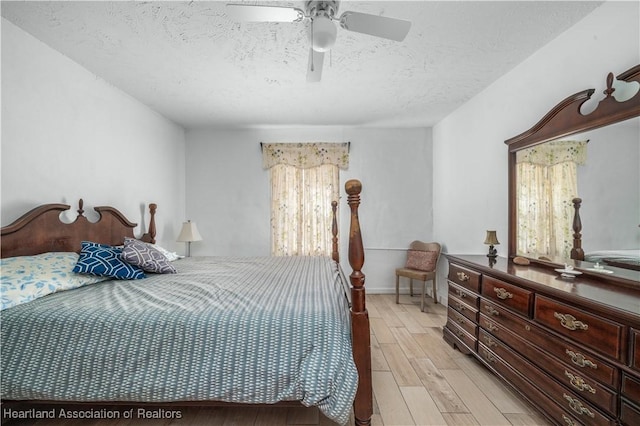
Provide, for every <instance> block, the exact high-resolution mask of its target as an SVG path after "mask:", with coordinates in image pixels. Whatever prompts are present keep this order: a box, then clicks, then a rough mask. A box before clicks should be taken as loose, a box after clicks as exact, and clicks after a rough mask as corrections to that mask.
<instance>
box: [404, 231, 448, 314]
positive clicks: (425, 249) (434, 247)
mask: <svg viewBox="0 0 640 426" xmlns="http://www.w3.org/2000/svg"><path fill="white" fill-rule="evenodd" d="M439 257H440V244H438V243H424V242H422V241H414V242H412V243H411V244H410V245H409V250H407V262H406V264H405V266H404V268H397V269H396V304H397V303H400V277H406V278H409V294H410V295H411V296H413V280H414V279H415V280H420V281H422V300H421V302H420V309H421V310H422V311H423V312H424V297H425V293H426V286H427V281H429V280H431V281H433V303H438V295H437V293H436V287H437V286H436V266H437V264H438V258H439Z"/></svg>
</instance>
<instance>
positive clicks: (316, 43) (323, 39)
mask: <svg viewBox="0 0 640 426" xmlns="http://www.w3.org/2000/svg"><path fill="white" fill-rule="evenodd" d="M311 25H312V28H313V30H312V34H311V44H312V46H313V50H315V51H316V52H327V51H329V50H331V48H332V47H333V45H334V44H335V43H336V36H337V35H338V29H337V28H336V26H335V24H334V23H333V21H332V20H331V19H330V18H328V17H327V16H324V15H319V16H316V17H315V18H313V22H312V24H311Z"/></svg>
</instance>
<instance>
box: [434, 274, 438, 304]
mask: <svg viewBox="0 0 640 426" xmlns="http://www.w3.org/2000/svg"><path fill="white" fill-rule="evenodd" d="M437 288H438V286H437V285H436V277H433V303H434V304H437V303H438V295H437V294H436V289H437Z"/></svg>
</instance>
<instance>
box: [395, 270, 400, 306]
mask: <svg viewBox="0 0 640 426" xmlns="http://www.w3.org/2000/svg"><path fill="white" fill-rule="evenodd" d="M398 303H400V275H396V305H397V304H398Z"/></svg>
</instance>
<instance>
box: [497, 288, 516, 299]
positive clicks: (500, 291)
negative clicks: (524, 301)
mask: <svg viewBox="0 0 640 426" xmlns="http://www.w3.org/2000/svg"><path fill="white" fill-rule="evenodd" d="M493 291H495V292H496V295H497V296H498V299H502V300H505V299H513V294H511V293H509V292H508V291H507V290H506V289H504V288H501V287H496V288H494V289H493Z"/></svg>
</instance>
